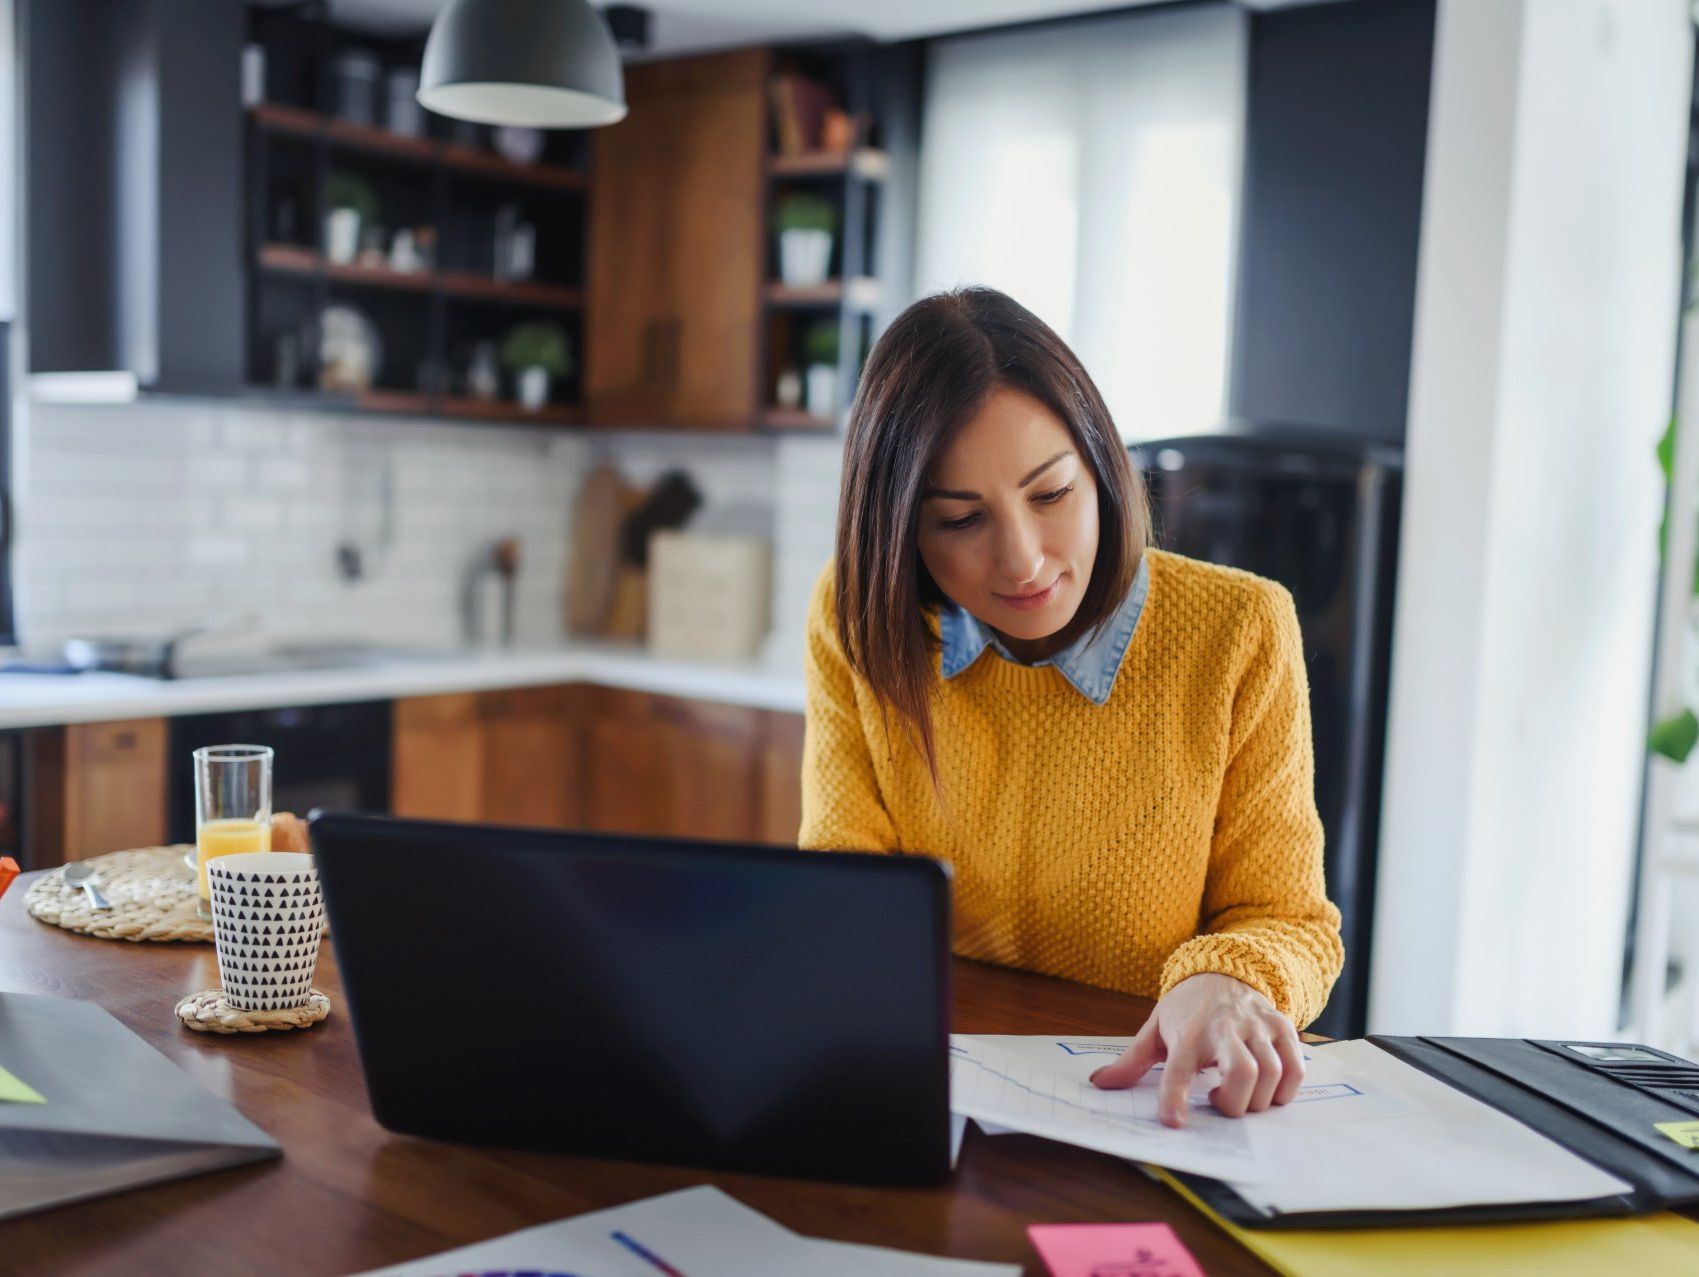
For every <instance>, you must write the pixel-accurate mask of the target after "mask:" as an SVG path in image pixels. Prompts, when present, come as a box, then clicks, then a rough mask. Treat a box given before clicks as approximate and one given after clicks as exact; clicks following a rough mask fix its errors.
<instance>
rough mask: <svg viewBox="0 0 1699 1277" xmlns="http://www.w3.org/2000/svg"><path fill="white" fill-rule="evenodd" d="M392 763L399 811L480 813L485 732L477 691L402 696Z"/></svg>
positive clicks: (463, 816)
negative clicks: (406, 697) (442, 694)
mask: <svg viewBox="0 0 1699 1277" xmlns="http://www.w3.org/2000/svg"><path fill="white" fill-rule="evenodd" d="M392 766H393V774H392V776H391V780H390V806H391V807H392V808H393V809H394V812H395V814H396V815H397V816H411V817H414V818H415V819H418V820H478V819H480V818H481V816H482V815H483V769H484V734H483V731H482V725H481V723H480V721H479V714H478V694H477V693H475V692H455V693H451V694H449V695H445V696H416V697H411V698H409V699H407V700H402V701H397V702H396V703H395V739H394V750H393V763H392Z"/></svg>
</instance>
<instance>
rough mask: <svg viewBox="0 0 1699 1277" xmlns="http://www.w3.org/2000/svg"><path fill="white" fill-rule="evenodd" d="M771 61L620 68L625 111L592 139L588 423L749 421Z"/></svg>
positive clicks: (730, 58) (691, 61) (719, 424)
mask: <svg viewBox="0 0 1699 1277" xmlns="http://www.w3.org/2000/svg"><path fill="white" fill-rule="evenodd" d="M767 66H768V55H767V54H766V52H765V51H763V50H739V51H737V52H734V53H720V54H712V55H709V56H706V57H696V58H680V59H675V60H672V61H667V62H659V63H653V64H650V65H646V66H633V67H629V68H627V70H626V76H625V92H626V97H627V100H628V101H629V103H630V106H631V114H630V115H628V116H627V117H626V118H625V119H624V120H622V121H621V122H620V123H618V124H616V125H613V126H612V127H611V128H605V129H600V130H598V131H597V134H596V138H595V181H596V197H595V199H594V201H592V211H591V232H590V245H591V248H590V252H591V256H592V258H593V260H594V262H595V269H594V270H593V271H591V272H590V288H589V296H588V312H587V317H586V327H587V328H588V330H589V331H591V332H592V333H594V335H595V340H594V341H592V342H590V343H589V351H588V356H589V358H588V365H587V369H586V383H585V396H586V399H587V406H588V413H589V418H590V421H591V422H592V424H595V425H598V426H616V425H641V426H658V425H671V426H691V427H699V428H706V429H735V430H747V429H749V428H750V425H751V421H752V419H753V418H754V415H755V411H756V400H757V396H756V390H755V378H756V363H757V352H756V337H757V331H756V330H757V320H758V309H759V307H758V297H759V291H760V282H761V275H762V255H763V247H762V246H763V243H764V238H763V237H764V228H763V227H762V225H761V207H762V201H761V189H762V174H763V168H762V166H763V147H764V144H765V139H764V137H763V129H764V123H765V109H764V108H765V103H764V95H765V92H766V74H767Z"/></svg>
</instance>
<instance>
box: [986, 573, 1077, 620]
mask: <svg viewBox="0 0 1699 1277" xmlns="http://www.w3.org/2000/svg"><path fill="white" fill-rule="evenodd" d="M1061 584H1062V578H1061V577H1057V578H1056V579H1055V580H1054V581H1052V582H1051V583H1050V584H1049V585H1047V586H1045V587H1044V588H1043V589H1042V590H1040V591H1039V592H1038V593H1037V594H998V595H997V600H998V602H1000V603H1003V604H1006V605H1007V606H1009V607H1012V608H1014V609H1015V610H1016V611H1017V612H1030V611H1032V609H1033V608H1035V607H1043V606H1044V605H1045V604H1046V603H1048V602H1050V600H1051V599H1053V598H1055V597H1056V587H1057V586H1059V585H1061ZM992 592H993V593H994V594H995V593H996V591H992Z"/></svg>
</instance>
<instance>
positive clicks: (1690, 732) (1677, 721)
mask: <svg viewBox="0 0 1699 1277" xmlns="http://www.w3.org/2000/svg"><path fill="white" fill-rule="evenodd" d="M1694 745H1699V716H1696V715H1695V714H1694V713H1693V711H1692V710H1690V709H1684V710H1682V711H1681V713H1679V714H1672V715H1671V716H1670V717H1668V718H1666V719H1664V720H1663V721H1662V722H1660V723H1658V724H1656V725H1655V726H1654V727H1653V728H1652V734H1651V736H1650V737H1648V738H1647V740H1646V747H1647V748H1648V749H1650V750H1651V751H1652V752H1653V753H1654V754H1657V755H1658V756H1659V757H1662V758H1667V759H1669V760H1670V761H1671V762H1672V763H1685V762H1686V761H1687V756H1688V755H1689V754H1691V753H1692V752H1693V747H1694Z"/></svg>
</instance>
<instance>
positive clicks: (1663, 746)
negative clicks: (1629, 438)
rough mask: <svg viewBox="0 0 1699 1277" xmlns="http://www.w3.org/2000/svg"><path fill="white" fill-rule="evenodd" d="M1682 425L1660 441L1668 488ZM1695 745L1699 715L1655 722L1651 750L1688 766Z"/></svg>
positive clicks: (1664, 540) (1661, 536)
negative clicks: (1677, 436) (1688, 758)
mask: <svg viewBox="0 0 1699 1277" xmlns="http://www.w3.org/2000/svg"><path fill="white" fill-rule="evenodd" d="M1678 424H1679V419H1678V418H1676V417H1674V416H1671V417H1670V420H1669V425H1668V426H1667V427H1665V429H1664V437H1663V438H1662V439H1660V440H1658V468H1659V469H1660V470H1662V471H1663V472H1664V485H1665V486H1666V487H1668V486H1669V485H1670V484H1672V483H1673V482H1674V481H1675V432H1676V428H1677V426H1678ZM1668 553H1669V511H1668V509H1667V508H1666V509H1665V511H1664V518H1663V522H1662V523H1661V524H1659V525H1658V557H1659V558H1660V559H1662V558H1663V557H1664V556H1665V555H1666V554H1668ZM1693 593H1694V595H1695V596H1699V555H1695V556H1694V563H1693ZM1695 745H1699V715H1695V714H1694V712H1693V710H1692V708H1691V707H1686V706H1684V707H1683V708H1682V709H1680V710H1678V711H1677V712H1675V713H1674V714H1671V715H1670V716H1669V717H1668V718H1664V719H1660V720H1659V721H1658V722H1656V723H1654V724H1653V725H1652V731H1651V735H1650V736H1648V737H1647V739H1646V747H1647V748H1648V749H1650V750H1651V751H1652V752H1653V753H1654V754H1657V755H1658V756H1660V757H1662V758H1667V759H1669V760H1670V761H1671V762H1674V763H1685V762H1686V761H1687V756H1688V755H1689V754H1691V753H1692V752H1693V747H1694V746H1695Z"/></svg>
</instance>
